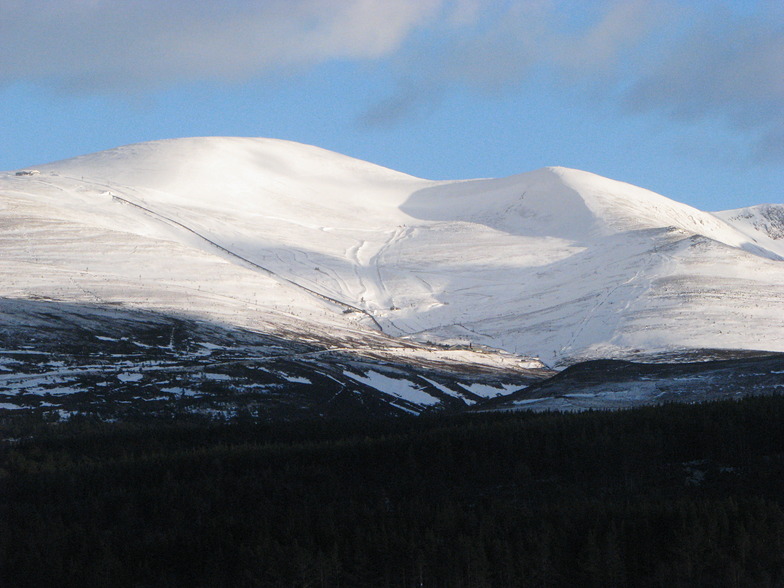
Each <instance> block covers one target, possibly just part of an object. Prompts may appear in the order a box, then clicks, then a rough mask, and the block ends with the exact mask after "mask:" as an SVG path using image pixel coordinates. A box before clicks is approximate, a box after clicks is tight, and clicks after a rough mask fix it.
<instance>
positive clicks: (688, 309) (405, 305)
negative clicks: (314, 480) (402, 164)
mask: <svg viewBox="0 0 784 588" xmlns="http://www.w3.org/2000/svg"><path fill="white" fill-rule="evenodd" d="M35 171H36V172H38V173H35V172H32V171H30V170H28V172H29V173H23V172H21V171H20V172H7V173H2V174H0V252H2V254H1V255H0V312H4V314H3V322H4V325H3V328H4V329H5V332H6V333H8V336H7V338H6V341H8V340H11V339H13V337H12V333H14V332H17V333H23V332H24V333H30V332H33V330H31V329H34V325H36V324H40V322H41V320H44V322H45V319H42V317H41V314H40V313H38V311H35V310H34V309H36V308H38V307H36V306H35V305H34V304H33V305H31V304H25V305H20V304H18V302H19V301H46V303H47V305H48V306H47V309H48V310H47V312H49V313H50V314H51V313H52V312H55V310H56V309H57V305H58V304H59V305H65V304H68V305H84V306H85V307H95V308H98V307H100V308H103V309H113V311H114V312H116V313H119V312H125V311H128V312H136V311H139V312H145V313H156V315H158V316H176V317H178V319H182V320H188V321H204V322H205V323H209V324H211V325H219V326H220V328H221V329H228V330H231V329H240V330H243V331H244V332H258V333H263V334H264V335H269V336H274V337H281V338H285V339H287V340H292V341H296V342H298V343H305V344H308V343H310V344H318V345H324V346H326V348H333V349H341V350H343V351H345V352H347V353H356V354H359V355H364V356H366V357H367V356H369V355H373V356H378V357H380V356H383V358H385V359H387V360H390V361H395V362H407V361H414V362H420V363H427V362H434V363H435V364H438V363H439V362H446V363H448V364H450V365H453V366H454V365H458V364H465V365H475V366H480V367H481V366H485V367H487V366H494V367H497V368H499V369H510V370H513V371H514V370H518V371H519V370H521V369H522V370H524V369H527V368H535V367H537V366H539V367H541V365H540V364H538V363H537V362H536V360H537V359H541V361H542V362H544V363H545V364H547V365H552V366H562V365H567V364H571V363H575V362H578V361H581V360H584V359H591V358H607V357H614V358H626V359H629V358H650V357H655V356H657V355H660V354H663V353H666V354H669V357H673V355H674V354H675V355H677V354H678V353H681V352H683V353H689V354H691V356H693V354H694V352H695V351H696V352H698V353H702V354H703V355H711V354H716V353H722V352H724V353H727V354H730V355H731V354H732V352H735V351H748V350H760V351H784V261H782V260H783V259H784V238H782V235H784V221H783V219H784V206H782V205H767V206H764V207H757V208H751V209H743V210H740V211H729V212H723V213H713V214H712V213H708V212H703V211H700V210H697V209H695V208H692V207H690V206H687V205H685V204H681V203H678V202H675V201H672V200H670V199H668V198H665V197H663V196H660V195H658V194H655V193H652V192H650V191H647V190H644V189H641V188H637V187H634V186H631V185H629V184H625V183H621V182H617V181H613V180H609V179H606V178H602V177H599V176H596V175H594V174H590V173H587V172H582V171H576V170H571V169H565V168H545V169H540V170H537V171H533V172H529V173H524V174H521V175H516V176H512V177H509V178H502V179H482V180H468V181H429V180H423V179H419V178H415V177H411V176H408V175H405V174H402V173H399V172H395V171H392V170H389V169H385V168H382V167H379V166H376V165H373V164H370V163H366V162H362V161H358V160H355V159H352V158H349V157H346V156H343V155H339V154H336V153H332V152H329V151H325V150H322V149H319V148H316V147H310V146H306V145H301V144H296V143H291V142H287V141H279V140H271V139H253V138H194V139H177V140H168V141H158V142H150V143H141V144H137V145H129V146H125V147H120V148H117V149H112V150H109V151H104V152H100V153H95V154H91V155H85V156H81V157H76V158H74V159H69V160H65V161H61V162H56V163H52V164H47V165H42V166H38V167H36V168H35ZM9 309H10V310H9ZM53 309H55V310H53ZM76 314H78V313H76ZM69 316H70V317H71V318H69V319H68V321H70V323H69V324H76V323H78V322H79V321H78V319H75V318H73V313H71V314H69ZM124 320H125V319H124ZM128 320H131V319H128ZM68 321H66V322H68ZM62 324H65V323H62V321H61V326H62ZM102 324H105V323H102ZM15 329H16V330H15ZM25 329H28V330H25ZM115 334H116V333H115ZM92 335H94V336H96V337H112V336H114V335H112V334H111V333H109V334H106V333H101V332H94V333H92ZM17 340H18V336H17ZM362 377H365V376H362Z"/></svg>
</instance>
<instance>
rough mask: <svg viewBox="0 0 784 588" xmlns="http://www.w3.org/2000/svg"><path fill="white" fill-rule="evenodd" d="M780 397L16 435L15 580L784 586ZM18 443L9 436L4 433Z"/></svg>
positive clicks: (37, 429) (5, 490) (0, 473)
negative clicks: (609, 409) (598, 409)
mask: <svg viewBox="0 0 784 588" xmlns="http://www.w3.org/2000/svg"><path fill="white" fill-rule="evenodd" d="M782 425H784V398H782V397H759V398H750V399H746V400H743V401H739V402H721V403H709V404H703V405H688V406H687V405H666V406H662V407H655V408H653V407H649V408H642V409H636V410H629V411H622V412H614V413H606V412H602V413H582V414H555V413H548V414H530V413H524V412H517V413H497V414H474V415H457V416H454V415H453V416H447V415H442V416H431V417H419V418H400V419H388V420H372V421H334V420H319V421H300V422H290V423H277V424H260V423H255V422H239V423H231V424H220V423H214V422H206V421H205V422H199V421H197V420H194V421H192V422H182V421H178V422H161V421H158V422H138V423H115V424H107V423H100V422H95V421H91V420H90V419H89V418H86V417H85V418H74V419H73V420H72V421H70V422H67V423H60V424H44V423H41V424H35V423H20V422H18V421H12V420H7V421H6V422H4V423H2V426H3V430H4V432H5V434H4V437H5V438H6V441H4V442H3V443H2V446H0V452H1V453H0V509H1V510H0V585H2V586H18V587H24V586H31V587H33V586H35V587H40V586H52V587H54V586H79V587H89V586H117V587H121V586H151V587H152V586H155V587H158V586H189V587H191V586H194V587H195V586H210V587H213V586H215V587H220V586H226V587H242V586H303V587H304V586H313V587H322V586H323V587H332V586H344V587H350V586H382V587H387V586H388V587H401V588H402V587H415V586H424V587H440V586H443V587H460V586H465V587H472V588H473V587H483V586H499V587H505V586H597V587H599V586H601V587H609V586H667V587H670V586H706V587H707V586H710V587H715V586H755V587H758V586H782V585H784V426H782ZM9 438H11V439H9Z"/></svg>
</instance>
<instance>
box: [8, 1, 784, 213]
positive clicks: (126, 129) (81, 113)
mask: <svg viewBox="0 0 784 588" xmlns="http://www.w3.org/2000/svg"><path fill="white" fill-rule="evenodd" d="M205 135H222V136H234V135H237V136H261V137H275V138H281V139H289V140H294V141H300V142H303V143H309V144H314V145H318V146H320V147H324V148H326V149H331V150H334V151H338V152H341V153H345V154H347V155H351V156H353V157H358V158H361V159H365V160H368V161H372V162H374V163H378V164H380V165H384V166H387V167H391V168H393V169H397V170H399V171H403V172H406V173H410V174H413V175H417V176H420V177H426V178H432V179H462V178H474V177H500V176H507V175H512V174H515V173H521V172H525V171H530V170H533V169H536V168H539V167H542V166H546V165H563V166H567V167H574V168H578V169H584V170H588V171H592V172H595V173H598V174H601V175H604V176H608V177H611V178H615V179H619V180H623V181H627V182H630V183H632V184H636V185H639V186H643V187H645V188H649V189H652V190H655V191H657V192H659V193H661V194H664V195H665V196H668V197H670V198H673V199H675V200H679V201H681V202H686V203H688V204H691V205H693V206H697V207H698V208H701V209H704V210H721V209H728V208H737V207H741V206H748V205H752V204H759V203H765V202H774V203H782V202H784V189H783V187H784V3H782V2H781V1H780V0H775V1H774V0H759V1H755V0H746V1H729V0H727V1H722V0H710V1H708V0H617V1H614V0H594V1H587V0H586V1H582V0H581V1H576V0H575V1H570V2H566V1H558V0H493V1H490V0H395V1H392V0H255V1H250V0H223V1H222V2H217V1H209V0H187V1H185V0H168V1H167V2H166V3H165V4H162V3H160V2H152V1H150V0H134V1H128V0H70V1H65V0H38V1H34V0H27V1H25V0H0V169H4V170H11V169H17V168H20V167H24V166H32V165H36V164H40V163H46V162H49V161H54V160H58V159H64V158H67V157H72V156H75V155H80V154H84V153H89V152H93V151H99V150H103V149H108V148H111V147H116V146H118V145H123V144H128V143H134V142H139V141H148V140H154V139H164V138H173V137H185V136H205Z"/></svg>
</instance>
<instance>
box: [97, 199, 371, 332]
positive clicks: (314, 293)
mask: <svg viewBox="0 0 784 588" xmlns="http://www.w3.org/2000/svg"><path fill="white" fill-rule="evenodd" d="M111 195H112V198H114V199H116V200H118V201H120V202H123V203H125V204H129V205H131V206H135V207H136V208H138V209H140V210H142V211H144V212H146V213H147V214H150V215H152V216H154V217H156V218H159V219H161V220H163V221H165V222H167V223H169V224H172V225H175V226H177V227H179V228H181V229H184V230H185V231H188V232H189V233H191V234H193V235H196V236H197V237H199V238H200V239H201V240H203V241H205V242H206V243H209V244H210V245H212V246H213V247H215V248H217V249H219V250H220V251H222V252H224V253H226V254H227V255H229V256H231V257H234V258H236V259H239V260H240V261H242V262H243V263H246V264H248V265H250V266H251V267H254V268H256V269H258V270H261V271H263V272H264V273H266V274H267V275H269V276H271V277H273V278H275V279H277V280H279V281H282V282H286V283H288V284H291V285H292V286H295V287H297V288H299V289H301V290H304V291H305V292H307V293H308V294H310V295H311V296H316V297H317V298H321V299H322V300H326V301H327V302H331V303H332V304H337V305H338V306H341V307H343V308H345V309H346V310H350V311H353V312H360V313H362V314H364V315H365V316H367V317H368V318H369V319H370V320H371V321H373V324H375V325H376V327H377V328H378V330H379V331H381V332H383V330H384V329H383V328H382V327H381V325H380V324H379V322H378V321H377V320H376V318H375V317H374V316H373V315H371V314H370V313H369V312H368V311H366V310H364V309H362V308H359V307H357V306H354V305H352V304H348V303H347V302H343V301H342V300H338V299H336V298H332V297H330V296H327V295H326V294H322V293H321V292H317V291H316V290H312V289H310V288H308V287H307V286H303V285H302V284H299V283H297V282H295V281H294V280H291V279H289V278H286V277H284V276H281V275H280V274H277V273H275V272H274V271H272V270H270V269H269V268H266V267H264V266H263V265H260V264H258V263H255V262H253V261H251V260H249V259H247V258H245V257H243V256H241V255H239V254H237V253H235V252H234V251H231V250H230V249H227V248H226V247H224V246H223V245H220V244H218V243H216V242H215V241H212V240H211V239H208V238H207V237H205V236H204V235H202V234H201V233H199V232H198V231H195V230H194V229H192V228H190V227H189V226H187V225H185V224H183V223H181V222H179V221H176V220H174V219H172V218H169V217H167V216H165V215H162V214H160V213H158V212H155V211H153V210H150V209H149V208H147V207H145V206H142V205H141V204H137V203H135V202H132V201H131V200H128V199H127V198H123V197H122V196H118V195H117V194H115V193H113V192H111Z"/></svg>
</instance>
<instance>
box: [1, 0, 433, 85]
mask: <svg viewBox="0 0 784 588" xmlns="http://www.w3.org/2000/svg"><path fill="white" fill-rule="evenodd" d="M441 5H442V1H441V0H396V1H395V2H389V1H388V0H340V1H338V2H326V1H324V0H263V1H252V0H228V1H222V2H217V1H214V0H212V1H207V0H201V1H199V0H189V1H184V0H167V1H166V2H157V1H156V2H152V1H151V0H135V1H134V0H90V1H88V0H82V1H74V0H70V1H69V0H48V1H47V0H42V1H18V0H17V1H14V0H2V1H0V82H6V83H7V82H11V81H16V80H20V79H28V80H39V81H44V82H53V83H57V84H60V85H63V86H66V87H71V88H73V89H77V90H87V91H89V90H94V89H98V90H115V89H128V88H136V89H141V90H144V89H146V88H148V87H151V86H156V85H161V84H171V83H177V82H181V81H191V80H202V79H230V80H231V79H245V78H249V77H253V76H255V75H259V74H261V73H264V72H265V71H268V70H271V69H276V68H286V67H290V66H303V65H311V64H315V63H319V62H323V61H325V60H329V59H338V58H347V59H375V58H378V57H381V56H384V55H386V54H389V53H391V52H393V51H395V50H396V49H397V48H398V47H399V46H400V44H401V43H402V42H403V40H404V39H405V38H406V36H407V35H409V34H410V33H411V31H412V30H414V29H415V28H416V27H418V26H422V25H423V24H425V23H427V22H428V21H429V20H430V19H432V18H434V17H435V16H436V15H437V14H438V13H439V8H440V7H441Z"/></svg>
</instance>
